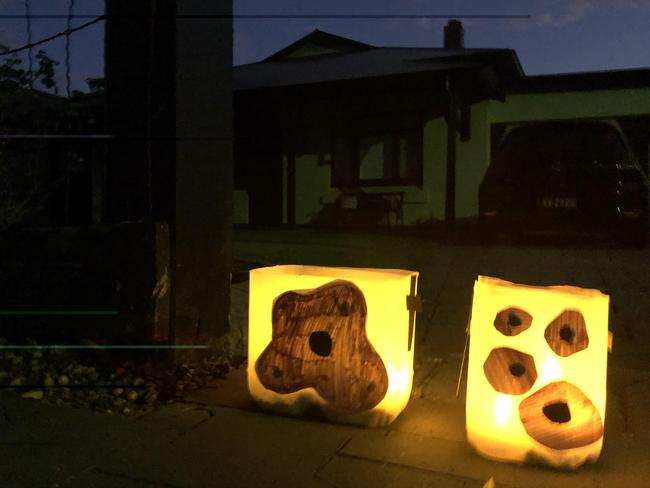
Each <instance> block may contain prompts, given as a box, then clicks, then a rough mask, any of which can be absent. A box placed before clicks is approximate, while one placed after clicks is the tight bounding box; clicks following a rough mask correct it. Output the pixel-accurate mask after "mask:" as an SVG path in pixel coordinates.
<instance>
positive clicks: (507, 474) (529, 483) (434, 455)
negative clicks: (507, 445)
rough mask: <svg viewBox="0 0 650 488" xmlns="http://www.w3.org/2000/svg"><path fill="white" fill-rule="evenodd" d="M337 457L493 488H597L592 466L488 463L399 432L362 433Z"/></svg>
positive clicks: (462, 448)
mask: <svg viewBox="0 0 650 488" xmlns="http://www.w3.org/2000/svg"><path fill="white" fill-rule="evenodd" d="M340 454H341V455H344V456H351V457H355V458H359V459H367V460H371V461H376V462H379V463H392V464H399V465H402V466H407V467H412V468H417V469H422V470H427V471H432V472H435V473H442V474H447V475H452V476H459V477H461V478H468V479H472V480H476V481H483V482H485V481H486V480H488V479H489V478H490V477H494V480H495V482H496V484H497V486H500V484H501V483H503V484H505V485H506V486H513V487H528V488H550V487H556V486H557V487H562V488H587V487H595V486H598V485H597V483H596V480H595V474H596V471H595V470H594V468H593V466H585V467H583V468H582V469H581V470H580V471H579V472H563V471H555V470H550V469H546V468H542V467H535V466H525V465H514V464H506V463H497V462H492V461H488V460H487V459H484V458H482V457H480V456H479V455H478V454H476V453H475V452H474V451H473V450H472V449H471V448H470V446H469V445H468V444H467V443H466V442H457V441H449V440H445V439H437V438H432V437H425V436H419V435H413V434H406V433H402V432H395V431H392V432H390V433H389V434H388V435H387V434H386V433H383V432H370V431H368V432H362V433H361V434H359V435H356V436H354V437H353V438H352V440H351V441H350V442H349V443H348V444H346V445H345V447H344V448H343V449H341V451H340Z"/></svg>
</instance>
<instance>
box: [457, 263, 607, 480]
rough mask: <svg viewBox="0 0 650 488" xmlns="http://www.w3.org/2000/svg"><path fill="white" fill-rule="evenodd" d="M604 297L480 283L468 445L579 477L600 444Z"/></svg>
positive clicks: (474, 326)
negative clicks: (568, 470) (570, 470)
mask: <svg viewBox="0 0 650 488" xmlns="http://www.w3.org/2000/svg"><path fill="white" fill-rule="evenodd" d="M608 310H609V297H608V296H607V295H604V294H602V293H601V292H599V291H598V290H590V289H582V288H577V287H570V286H552V287H534V286H525V285H518V284H515V283H510V282H507V281H502V280H498V279H496V278H489V277H484V276H479V277H478V280H477V281H476V283H475V285H474V299H473V304H472V319H471V324H470V331H469V333H470V350H469V362H468V377H467V399H466V402H467V403H466V427H467V437H468V440H469V442H470V443H471V444H472V445H473V446H474V447H475V448H476V450H477V451H478V452H479V453H481V454H482V455H484V456H486V457H488V458H491V459H496V460H502V461H513V462H524V461H528V462H533V463H544V464H548V465H551V466H555V467H563V468H576V467H578V466H580V465H581V464H583V463H584V462H586V461H595V460H596V459H597V458H598V456H599V454H600V450H601V447H602V443H603V430H604V422H605V398H606V392H605V385H606V372H607V349H608V340H609V334H608V328H607V321H608Z"/></svg>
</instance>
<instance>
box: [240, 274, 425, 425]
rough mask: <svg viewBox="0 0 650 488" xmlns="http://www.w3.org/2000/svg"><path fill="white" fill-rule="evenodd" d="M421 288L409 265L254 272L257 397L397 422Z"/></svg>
mask: <svg viewBox="0 0 650 488" xmlns="http://www.w3.org/2000/svg"><path fill="white" fill-rule="evenodd" d="M416 290H417V273H415V272H412V271H405V270H390V269H386V270H384V269H357V268H327V267H317V266H292V265H288V266H274V267H268V268H260V269H255V270H252V271H251V272H250V301H249V338H248V386H249V390H250V392H251V395H252V396H253V398H254V399H255V400H256V401H258V402H259V403H260V404H261V405H263V406H265V407H268V408H270V409H274V410H277V411H280V412H284V413H290V414H300V413H302V412H303V411H305V410H307V409H309V408H310V406H313V405H317V406H319V407H321V409H322V410H323V412H324V413H325V414H326V415H327V416H328V417H329V418H331V419H334V420H338V421H343V422H350V423H357V424H361V425H385V424H388V423H390V422H391V421H392V420H393V419H395V417H397V415H399V413H400V412H401V411H402V410H403V409H404V407H405V406H406V404H407V402H408V400H409V397H410V394H411V387H412V381H413V350H414V347H413V342H414V339H415V312H414V311H412V310H409V306H410V307H411V308H413V306H411V305H413V303H414V301H416V299H415V298H407V297H415V295H416ZM409 342H410V344H409Z"/></svg>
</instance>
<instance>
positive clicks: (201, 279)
mask: <svg viewBox="0 0 650 488" xmlns="http://www.w3.org/2000/svg"><path fill="white" fill-rule="evenodd" d="M231 14H232V3H231V2H230V1H229V0H218V1H211V2H206V1H205V0H177V15H178V18H177V19H176V209H175V215H174V222H173V226H172V229H173V230H172V240H173V246H172V249H173V251H172V252H173V257H172V260H173V273H174V288H175V295H176V296H175V342H176V343H179V342H186V341H191V342H205V341H210V340H211V339H214V338H216V337H218V336H220V335H222V334H224V333H226V332H228V330H229V323H228V312H229V306H230V270H231V260H232V251H231V239H232V237H231V236H232V230H231V227H232V225H231V224H232V186H233V182H232V179H233V172H232V137H233V131H232V74H231V69H232V17H231Z"/></svg>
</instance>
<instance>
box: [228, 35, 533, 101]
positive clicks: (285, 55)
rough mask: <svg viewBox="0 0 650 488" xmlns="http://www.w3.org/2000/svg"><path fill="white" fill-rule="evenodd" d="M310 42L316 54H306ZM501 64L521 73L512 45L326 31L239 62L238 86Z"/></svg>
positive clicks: (236, 70) (506, 70) (509, 72)
mask: <svg viewBox="0 0 650 488" xmlns="http://www.w3.org/2000/svg"><path fill="white" fill-rule="evenodd" d="M309 46H311V49H307V50H308V51H311V53H313V54H306V53H305V51H306V48H308V47H309ZM486 64H492V65H495V64H496V65H498V67H499V69H498V71H499V72H502V73H505V74H507V75H511V76H521V75H522V70H521V66H520V65H519V61H518V59H517V55H516V53H515V52H514V51H513V50H511V49H466V48H462V49H445V48H400V47H376V46H371V45H369V44H365V43H360V42H358V41H354V40H351V39H346V38H343V37H340V36H335V35H333V34H329V33H326V32H322V31H314V32H312V33H311V34H308V35H307V36H305V37H303V38H301V39H299V40H298V41H296V42H294V43H292V44H290V45H289V46H287V47H286V48H284V49H282V50H280V51H278V52H277V53H275V54H273V55H271V56H269V57H268V58H266V59H265V60H263V61H261V62H257V63H251V64H245V65H240V66H236V67H235V68H234V73H233V87H234V89H235V91H241V90H255V89H262V88H274V87H287V86H297V85H307V84H312V83H327V82H333V81H344V80H360V79H368V78H379V77H385V76H393V75H401V74H409V73H424V72H439V73H445V72H450V71H454V70H460V69H467V68H472V67H481V66H483V65H486Z"/></svg>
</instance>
